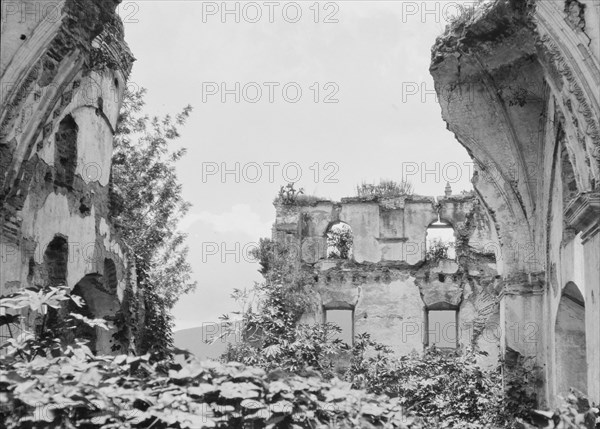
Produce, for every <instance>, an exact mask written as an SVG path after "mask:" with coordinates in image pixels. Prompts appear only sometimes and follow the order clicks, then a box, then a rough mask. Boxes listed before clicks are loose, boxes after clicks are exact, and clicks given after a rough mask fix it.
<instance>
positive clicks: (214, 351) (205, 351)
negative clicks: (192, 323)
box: [173, 323, 237, 360]
mask: <svg viewBox="0 0 600 429" xmlns="http://www.w3.org/2000/svg"><path fill="white" fill-rule="evenodd" d="M221 329H222V325H221V324H220V323H203V324H202V326H198V327H196V328H189V329H182V330H180V331H175V332H174V333H173V336H174V339H175V347H176V348H179V349H183V350H187V351H189V352H190V353H192V354H193V355H194V356H196V357H197V358H198V359H201V360H205V359H217V358H219V357H220V356H221V355H222V354H223V353H224V352H225V351H226V350H227V343H229V342H231V343H236V342H237V341H236V338H235V337H234V336H230V337H228V338H223V339H219V340H217V341H215V342H214V343H212V344H208V343H207V342H206V341H207V340H209V341H210V340H212V339H214V338H215V337H218V336H219V335H220V334H221Z"/></svg>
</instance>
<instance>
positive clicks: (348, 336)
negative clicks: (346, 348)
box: [325, 309, 354, 346]
mask: <svg viewBox="0 0 600 429" xmlns="http://www.w3.org/2000/svg"><path fill="white" fill-rule="evenodd" d="M325 322H327V323H335V324H336V325H338V326H339V327H340V328H341V329H342V332H340V333H339V334H336V338H339V339H340V340H342V341H343V342H344V343H346V344H348V345H350V346H351V345H352V344H353V342H354V310H347V309H344V310H325Z"/></svg>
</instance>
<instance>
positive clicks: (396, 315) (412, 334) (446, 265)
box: [273, 191, 501, 365]
mask: <svg viewBox="0 0 600 429" xmlns="http://www.w3.org/2000/svg"><path fill="white" fill-rule="evenodd" d="M450 192H451V191H448V192H447V194H446V195H445V196H443V197H438V198H437V199H436V198H434V197H422V196H416V195H411V196H398V197H393V198H378V197H351V198H343V199H342V200H341V202H333V201H327V200H316V201H312V202H306V203H302V202H299V203H296V204H287V205H284V204H277V205H276V209H277V214H276V221H275V224H274V226H273V235H274V239H275V240H276V242H278V243H287V245H288V246H291V248H293V249H299V253H298V256H299V258H300V259H301V261H302V263H303V264H304V265H305V267H311V268H312V269H313V270H314V272H315V278H316V285H315V287H314V288H313V290H314V295H313V297H312V298H313V299H312V301H313V302H314V305H313V308H312V309H311V310H310V311H309V312H307V314H305V316H304V321H305V322H314V321H333V322H336V323H337V324H339V325H340V326H342V327H343V328H344V331H345V332H343V333H342V337H343V338H342V339H345V340H346V342H348V343H351V342H352V338H353V337H354V336H355V335H358V334H360V333H363V332H364V333H369V334H370V335H371V337H372V338H373V339H374V340H376V341H378V342H381V343H383V344H386V345H388V346H390V347H391V349H392V350H393V351H394V352H396V353H397V354H408V353H410V352H413V351H417V352H420V351H422V350H423V349H424V347H426V346H428V345H434V344H435V345H436V346H438V347H441V348H456V347H459V346H460V347H468V346H474V347H476V348H477V349H479V350H482V351H485V352H487V353H488V357H487V358H484V359H482V362H481V363H482V364H484V365H494V364H497V362H498V355H499V339H500V334H499V327H500V307H499V293H500V290H501V281H500V279H499V276H498V270H497V267H496V255H497V253H498V252H499V250H500V249H499V245H498V238H497V235H496V229H495V228H494V227H493V224H492V222H491V221H490V218H489V217H488V215H487V212H486V209H485V207H483V206H482V205H481V204H480V201H479V199H478V198H477V197H476V196H475V195H473V194H462V195H451V193H450ZM299 201H300V200H299ZM340 226H343V227H344V228H346V229H347V231H348V233H349V234H350V235H351V237H352V239H351V242H352V246H351V249H349V251H348V252H336V250H337V249H336V248H335V245H333V246H332V244H331V240H330V239H329V240H328V236H329V235H330V232H331V231H332V230H334V229H335V228H336V227H340ZM440 229H442V230H443V229H446V230H449V232H450V234H449V235H450V236H451V237H454V238H455V243H454V244H455V246H454V249H453V250H454V251H453V252H450V251H448V252H446V253H444V254H441V255H436V254H435V252H432V250H434V249H432V246H431V242H430V240H428V238H430V237H431V236H432V235H435V233H436V231H437V230H440ZM334 252H336V253H334ZM344 319H345V320H344Z"/></svg>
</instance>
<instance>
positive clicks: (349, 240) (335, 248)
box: [327, 222, 354, 259]
mask: <svg viewBox="0 0 600 429" xmlns="http://www.w3.org/2000/svg"><path fill="white" fill-rule="evenodd" d="M353 243H354V236H353V234H352V228H350V225H348V224H347V223H344V222H337V223H334V224H333V225H331V227H330V228H329V229H328V230H327V257H328V258H340V259H350V258H351V257H352V244H353Z"/></svg>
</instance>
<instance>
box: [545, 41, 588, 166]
mask: <svg viewBox="0 0 600 429" xmlns="http://www.w3.org/2000/svg"><path fill="white" fill-rule="evenodd" d="M538 43H539V44H540V46H541V47H542V48H543V49H544V50H545V52H546V53H547V55H548V58H549V60H550V61H551V62H552V63H553V64H554V65H555V67H556V70H557V71H558V73H560V75H562V76H563V78H564V79H565V81H566V83H567V89H568V92H569V93H571V94H572V95H573V96H574V98H575V99H576V100H577V103H578V104H579V108H578V109H577V110H578V111H579V112H580V113H581V115H582V116H583V118H584V119H585V126H583V127H582V128H583V129H582V130H581V131H583V133H584V134H586V135H587V136H589V138H590V139H591V141H592V142H593V144H594V149H595V150H594V151H593V153H592V155H593V156H594V157H595V158H596V161H597V162H600V124H598V121H597V119H596V114H595V112H594V110H593V109H592V107H591V106H590V100H588V97H587V95H586V92H585V91H584V90H583V89H582V88H581V86H580V84H579V82H578V81H577V77H576V76H575V72H574V71H573V70H572V68H571V66H570V65H569V62H568V61H567V60H566V59H565V57H564V56H563V54H562V52H561V50H560V48H559V47H558V46H557V44H556V43H555V42H554V41H553V40H552V37H550V36H549V35H547V34H544V35H543V36H542V37H540V38H539V40H538Z"/></svg>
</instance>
